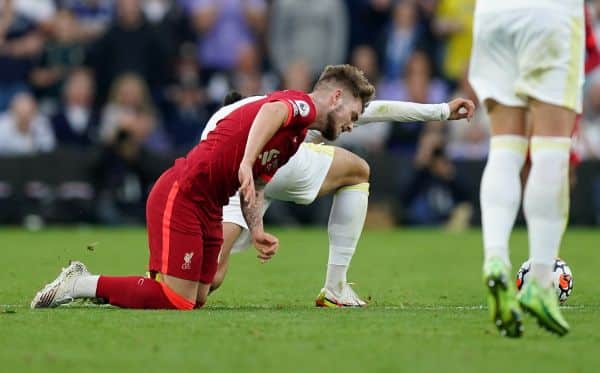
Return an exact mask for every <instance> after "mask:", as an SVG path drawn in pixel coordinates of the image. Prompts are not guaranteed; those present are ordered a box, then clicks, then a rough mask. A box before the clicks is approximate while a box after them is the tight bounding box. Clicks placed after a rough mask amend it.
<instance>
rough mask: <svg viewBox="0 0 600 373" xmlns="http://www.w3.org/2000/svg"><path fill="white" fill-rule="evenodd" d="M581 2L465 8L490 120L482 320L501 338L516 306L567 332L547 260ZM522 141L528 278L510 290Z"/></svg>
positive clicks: (575, 103)
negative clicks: (485, 310)
mask: <svg viewBox="0 0 600 373" xmlns="http://www.w3.org/2000/svg"><path fill="white" fill-rule="evenodd" d="M583 7H584V4H583V0H529V1H523V0H502V1H498V0H478V1H477V4H476V7H475V18H474V27H473V48H472V52H471V53H472V54H471V64H470V70H469V81H470V83H471V85H472V86H473V88H474V89H475V92H476V93H477V96H478V98H479V101H480V102H481V103H482V104H484V105H485V107H486V109H487V111H488V114H489V117H490V120H491V124H492V138H491V144H490V153H489V156H488V160H487V164H486V167H485V170H484V173H483V177H482V180H481V193H480V198H481V213H482V229H483V246H484V265H483V279H484V283H485V286H486V287H487V290H488V304H489V309H490V313H491V316H492V320H493V322H494V323H495V325H496V326H497V327H498V329H499V330H500V332H501V334H502V335H506V336H509V337H519V336H520V335H521V333H522V325H521V309H523V310H525V311H527V312H528V313H531V314H532V315H533V316H534V317H535V318H536V319H537V320H538V323H539V324H540V325H541V326H542V327H544V328H545V329H548V330H549V331H551V332H553V333H556V334H558V335H565V334H566V333H567V332H568V331H569V325H568V324H567V322H566V321H565V319H564V318H563V316H562V314H561V312H560V309H559V307H558V299H557V297H556V293H555V291H554V289H553V288H552V265H553V263H554V259H555V258H556V257H557V256H558V251H559V247H560V242H561V238H562V235H563V232H564V230H565V227H566V224H567V215H568V211H569V183H568V171H569V148H570V145H571V131H572V126H573V123H574V120H575V115H576V113H580V112H581V99H582V97H581V96H582V85H583V63H584V8H583ZM527 121H529V122H530V123H531V126H532V137H531V140H530V141H528V139H527V138H526V133H525V131H526V122H527ZM528 148H529V152H530V157H531V171H530V174H529V178H528V181H527V184H526V186H525V190H524V193H523V210H524V213H525V218H526V221H527V229H528V235H529V253H530V260H531V261H532V265H531V275H532V278H533V281H530V282H529V283H528V284H527V285H525V286H524V287H523V289H522V290H521V292H520V293H519V295H518V296H517V294H516V292H515V288H514V284H513V281H512V275H511V274H510V271H509V270H510V260H509V249H508V241H509V236H510V233H511V231H512V228H513V225H514V221H515V217H516V215H517V212H518V209H519V205H520V202H521V182H520V179H519V172H520V170H521V167H522V166H523V163H524V162H525V159H526V154H527V149H528Z"/></svg>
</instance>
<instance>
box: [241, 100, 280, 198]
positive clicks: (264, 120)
mask: <svg viewBox="0 0 600 373" xmlns="http://www.w3.org/2000/svg"><path fill="white" fill-rule="evenodd" d="M289 114H290V109H289V108H288V106H287V105H286V104H285V103H283V102H280V101H277V102H268V103H266V104H264V105H263V106H262V107H261V108H260V109H259V111H258V113H257V114H256V118H254V122H252V127H250V133H249V134H248V140H247V141H246V150H245V152H244V158H242V162H241V163H240V169H239V171H238V178H239V180H240V196H241V198H242V201H243V200H246V202H249V203H250V204H251V205H252V204H254V200H255V189H254V177H253V176H252V167H253V166H254V162H255V161H256V159H257V158H258V154H259V153H260V152H261V150H262V149H263V148H264V146H265V145H266V144H267V142H268V141H269V140H270V139H271V138H272V137H273V135H274V134H275V132H277V130H279V128H281V126H282V125H283V124H284V123H285V122H286V121H287V120H288V117H289Z"/></svg>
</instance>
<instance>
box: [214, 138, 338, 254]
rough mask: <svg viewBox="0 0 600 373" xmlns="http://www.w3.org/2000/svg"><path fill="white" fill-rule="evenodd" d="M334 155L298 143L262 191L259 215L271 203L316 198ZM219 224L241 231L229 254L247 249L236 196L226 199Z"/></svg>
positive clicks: (324, 147) (330, 150)
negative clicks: (261, 208) (261, 209)
mask: <svg viewBox="0 0 600 373" xmlns="http://www.w3.org/2000/svg"><path fill="white" fill-rule="evenodd" d="M334 152H335V147H333V146H329V145H323V144H312V143H302V144H301V145H300V148H298V151H297V152H296V154H294V156H293V157H292V158H290V160H289V161H288V162H287V163H286V164H285V165H283V167H281V168H280V169H279V170H277V172H276V173H275V175H274V176H273V178H272V179H271V181H269V183H268V184H267V186H266V187H265V204H264V206H263V215H264V213H265V211H267V208H268V207H269V205H270V204H271V200H274V199H276V200H280V201H288V202H294V203H296V204H299V205H309V204H311V203H312V202H313V201H314V200H315V199H316V198H317V195H318V194H319V190H321V185H323V182H324V181H325V177H326V176H327V173H328V172H329V168H330V167H331V163H332V162H333V155H334ZM223 222H224V223H234V224H237V225H239V226H240V227H241V228H242V234H241V235H240V236H239V237H238V239H237V240H236V241H235V243H234V244H233V248H232V252H239V251H243V250H245V249H247V248H248V247H249V246H250V245H251V243H252V241H251V238H250V234H249V232H248V225H247V224H246V220H245V219H244V215H243V214H242V208H241V206H240V196H239V195H238V194H237V193H236V195H235V196H233V197H231V198H229V204H228V205H227V206H225V207H223Z"/></svg>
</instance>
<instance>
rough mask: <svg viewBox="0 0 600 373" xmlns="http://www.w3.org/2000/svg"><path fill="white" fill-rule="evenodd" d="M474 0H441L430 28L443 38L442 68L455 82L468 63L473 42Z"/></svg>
mask: <svg viewBox="0 0 600 373" xmlns="http://www.w3.org/2000/svg"><path fill="white" fill-rule="evenodd" d="M474 11H475V0H440V2H439V3H438V9H437V13H436V18H435V20H434V24H433V28H434V32H435V34H436V35H437V36H438V37H439V38H441V39H442V40H443V41H444V45H443V48H444V49H443V51H444V53H443V54H442V61H443V66H442V71H443V74H444V77H445V78H446V79H447V80H448V81H449V82H450V83H451V85H455V84H457V83H458V81H459V80H460V79H461V78H462V75H463V72H464V69H465V67H466V66H468V65H469V57H470V56H471V44H472V42H473V13H474Z"/></svg>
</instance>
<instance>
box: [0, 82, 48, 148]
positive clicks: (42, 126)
mask: <svg viewBox="0 0 600 373" xmlns="http://www.w3.org/2000/svg"><path fill="white" fill-rule="evenodd" d="M54 145H55V139H54V134H53V133H52V128H51V127H50V123H49V122H48V119H47V118H45V117H44V116H42V115H40V114H39V113H38V111H37V104H36V102H35V99H34V98H33V96H32V95H31V94H29V93H19V94H17V95H15V96H14V97H13V99H12V101H11V104H10V110H9V111H7V112H5V113H3V114H0V155H4V156H6V155H25V154H35V153H38V152H48V151H51V150H52V149H54Z"/></svg>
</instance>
